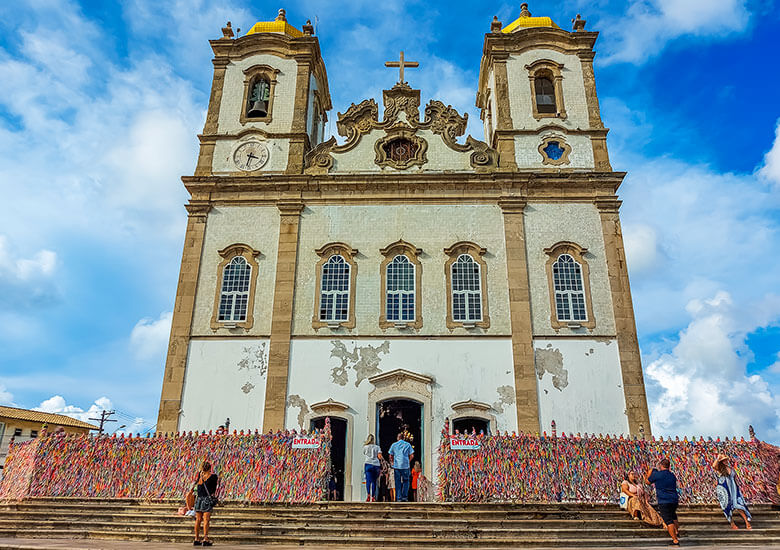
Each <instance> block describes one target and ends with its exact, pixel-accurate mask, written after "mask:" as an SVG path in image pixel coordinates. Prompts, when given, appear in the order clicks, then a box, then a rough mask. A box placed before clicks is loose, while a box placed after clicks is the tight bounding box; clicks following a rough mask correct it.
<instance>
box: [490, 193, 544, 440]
mask: <svg viewBox="0 0 780 550" xmlns="http://www.w3.org/2000/svg"><path fill="white" fill-rule="evenodd" d="M498 205H499V206H500V207H501V211H502V212H503V214H504V235H505V239H506V265H507V280H508V282H509V316H510V319H511V323H512V360H513V363H514V369H515V402H516V404H517V428H518V430H520V431H522V432H526V433H537V432H539V397H538V390H537V386H536V369H535V365H534V343H533V328H532V324H531V290H530V284H529V282H528V260H527V256H526V243H525V223H524V220H523V212H524V210H525V205H526V201H525V199H522V198H514V197H513V198H505V199H501V200H499V202H498Z"/></svg>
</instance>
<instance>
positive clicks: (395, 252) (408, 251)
mask: <svg viewBox="0 0 780 550" xmlns="http://www.w3.org/2000/svg"><path fill="white" fill-rule="evenodd" d="M379 253H380V254H382V256H384V259H383V260H382V263H381V264H380V265H379V278H380V280H381V292H380V295H379V311H380V314H379V328H381V329H388V328H392V327H395V328H404V327H411V328H414V329H420V328H422V326H423V317H422V290H421V289H422V262H420V254H422V249H421V248H417V247H416V246H414V245H412V244H410V243H408V242H406V241H404V240H398V241H396V242H394V243H393V244H390V245H388V246H386V247H385V248H383V249H381V250H380V251H379ZM399 255H404V256H406V257H407V258H408V259H409V261H410V262H411V263H412V265H413V266H414V321H406V322H400V323H397V322H395V321H388V320H387V296H386V294H387V266H388V265H390V262H392V261H393V259H394V258H395V257H396V256H399Z"/></svg>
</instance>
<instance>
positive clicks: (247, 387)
mask: <svg viewBox="0 0 780 550" xmlns="http://www.w3.org/2000/svg"><path fill="white" fill-rule="evenodd" d="M253 389H255V385H254V384H252V383H251V382H247V383H246V384H244V385H243V386H241V391H242V392H244V393H249V392H251V391H252V390H253Z"/></svg>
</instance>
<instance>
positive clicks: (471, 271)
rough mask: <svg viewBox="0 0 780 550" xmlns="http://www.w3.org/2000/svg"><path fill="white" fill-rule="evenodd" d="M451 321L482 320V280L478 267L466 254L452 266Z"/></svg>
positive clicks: (459, 257)
mask: <svg viewBox="0 0 780 550" xmlns="http://www.w3.org/2000/svg"><path fill="white" fill-rule="evenodd" d="M451 277H452V319H453V320H454V321H458V322H472V321H473V322H476V321H481V320H482V279H481V277H480V266H479V264H478V263H477V262H475V261H474V258H472V257H471V256H470V255H468V254H461V255H460V256H458V259H457V260H456V261H455V262H454V263H453V264H452V268H451Z"/></svg>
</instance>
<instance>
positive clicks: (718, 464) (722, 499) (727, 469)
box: [712, 455, 753, 529]
mask: <svg viewBox="0 0 780 550" xmlns="http://www.w3.org/2000/svg"><path fill="white" fill-rule="evenodd" d="M712 467H713V468H715V471H716V472H718V486H717V487H716V489H715V491H716V493H717V495H718V502H719V503H720V507H721V508H722V509H723V514H724V515H725V516H726V519H727V520H729V524H730V525H731V528H732V529H739V527H737V524H736V523H734V512H736V513H738V514H739V515H740V516H742V519H743V520H745V528H746V529H752V528H753V526H752V525H750V522H751V520H752V519H753V518H752V517H751V516H750V510H748V507H747V504H746V503H745V499H744V498H743V497H742V491H740V490H739V485H737V480H736V476H735V474H734V468H733V467H732V466H731V461H730V460H729V457H727V456H726V455H718V458H717V459H715V462H713V464H712Z"/></svg>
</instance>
